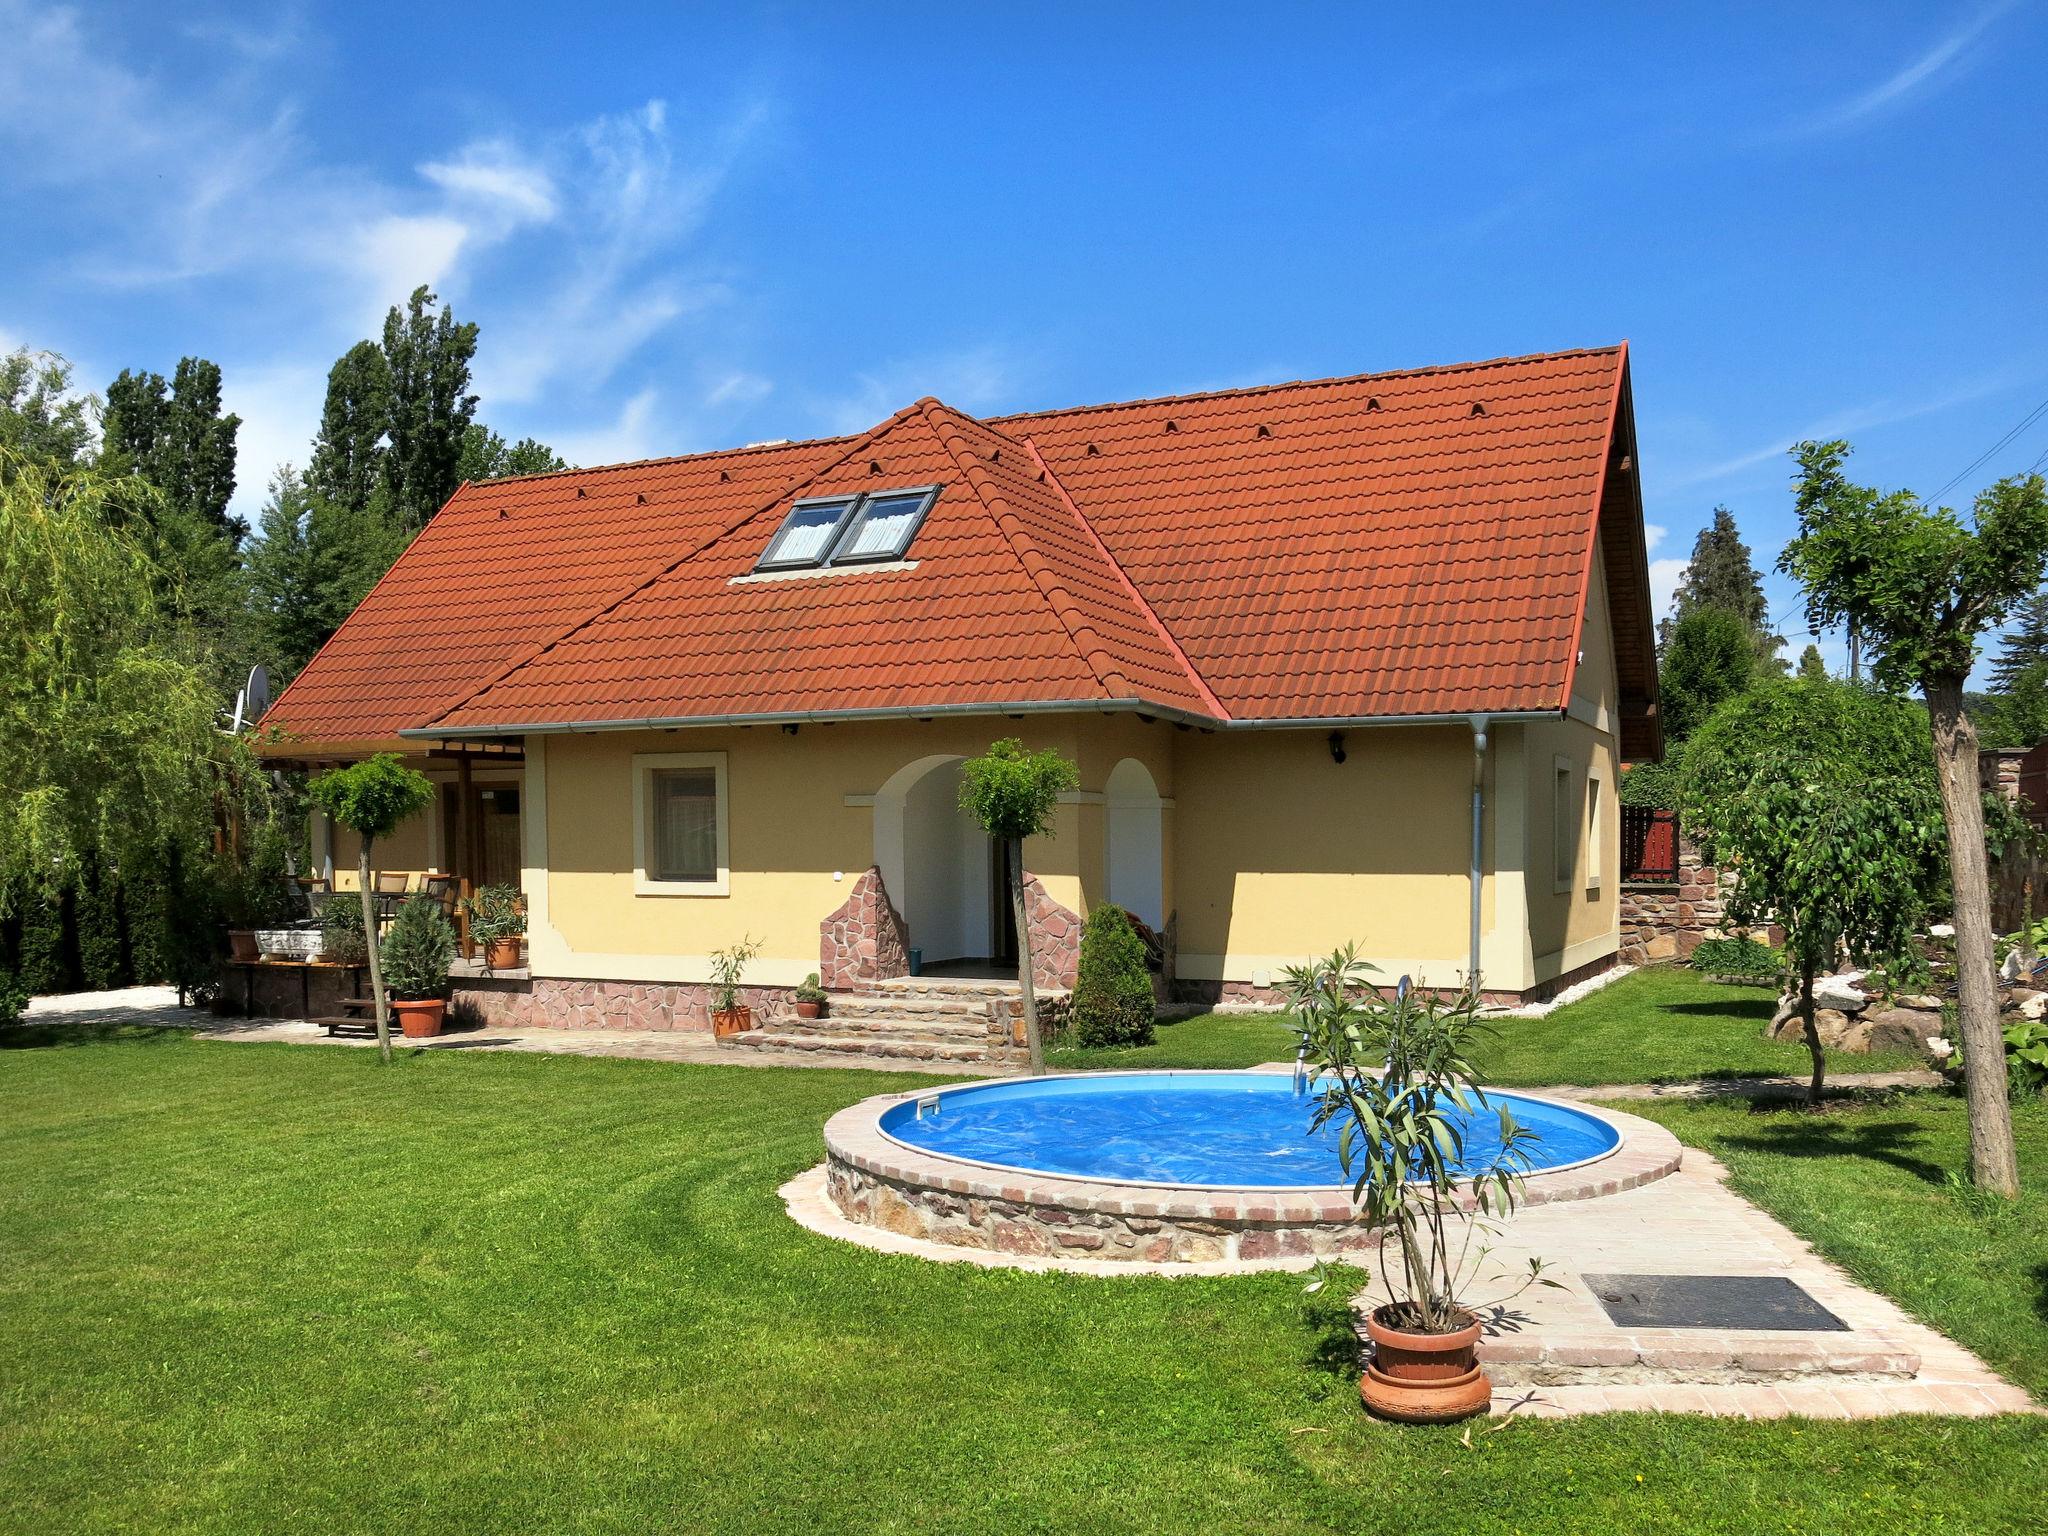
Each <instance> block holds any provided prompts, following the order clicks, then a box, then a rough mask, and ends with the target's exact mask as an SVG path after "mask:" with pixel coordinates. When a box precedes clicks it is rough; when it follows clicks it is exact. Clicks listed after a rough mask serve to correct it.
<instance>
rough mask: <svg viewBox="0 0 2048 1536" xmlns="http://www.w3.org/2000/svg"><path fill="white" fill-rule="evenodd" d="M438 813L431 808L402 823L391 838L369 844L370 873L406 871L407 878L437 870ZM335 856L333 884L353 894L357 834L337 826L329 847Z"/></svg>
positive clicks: (381, 838)
mask: <svg viewBox="0 0 2048 1536" xmlns="http://www.w3.org/2000/svg"><path fill="white" fill-rule="evenodd" d="M435 814H436V812H435V811H434V810H433V809H431V808H430V809H428V810H424V811H422V812H420V814H419V815H417V816H414V817H412V818H411V819H410V820H407V821H404V822H401V823H399V825H398V826H397V827H396V828H395V829H394V830H393V831H392V833H391V835H390V836H388V837H380V838H378V839H377V840H376V841H375V842H373V843H371V844H370V869H371V872H372V873H373V874H374V873H377V872H380V871H381V872H387V873H388V872H393V871H398V872H403V873H405V874H408V875H418V874H422V873H424V872H425V871H427V870H430V869H432V868H434V860H433V855H432V851H431V850H432V844H433V833H434V828H433V819H434V816H435ZM330 846H331V847H332V849H333V856H334V884H335V887H336V889H338V890H347V891H352V890H354V889H355V888H356V883H357V882H356V859H357V855H358V848H359V845H358V843H357V839H356V835H355V833H353V832H351V831H350V830H349V829H348V828H347V827H336V828H335V829H334V830H333V833H332V842H331V845H330Z"/></svg>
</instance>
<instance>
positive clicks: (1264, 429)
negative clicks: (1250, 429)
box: [1252, 421, 1273, 437]
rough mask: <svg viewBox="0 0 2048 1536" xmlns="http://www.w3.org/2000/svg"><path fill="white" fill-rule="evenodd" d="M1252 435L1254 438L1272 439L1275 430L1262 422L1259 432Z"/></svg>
mask: <svg viewBox="0 0 2048 1536" xmlns="http://www.w3.org/2000/svg"><path fill="white" fill-rule="evenodd" d="M1252 435H1253V436H1254V437H1271V436H1272V435H1273V429H1272V428H1271V427H1269V426H1267V425H1266V424H1265V423H1264V422H1263V421H1262V422H1260V423H1259V430H1258V431H1257V432H1255V433H1253V434H1252Z"/></svg>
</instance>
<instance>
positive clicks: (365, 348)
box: [306, 341, 391, 512]
mask: <svg viewBox="0 0 2048 1536" xmlns="http://www.w3.org/2000/svg"><path fill="white" fill-rule="evenodd" d="M390 430H391V368H390V365H389V364H387V363H386V362H385V360H384V352H383V349H382V348H380V347H379V346H378V345H377V344H376V343H375V342H373V341H359V342H357V343H356V344H355V345H354V346H352V347H350V348H349V349H348V350H347V351H346V352H344V353H342V355H341V356H340V357H339V358H338V359H337V360H336V361H335V364H334V366H333V367H332V368H330V369H329V370H328V371H327V399H326V402H325V403H324V404H323V405H322V406H321V408H320V430H319V433H318V434H317V435H316V436H315V437H314V439H313V458H312V462H311V463H310V464H309V465H308V466H307V470H306V485H307V489H308V490H310V491H311V492H312V493H313V494H314V495H316V496H319V497H321V498H322V499H324V500H326V501H330V502H333V503H334V504H335V505H336V506H342V507H348V508H350V509H352V510H354V511H358V512H360V511H362V510H364V509H365V508H367V507H368V506H369V505H370V498H371V496H372V494H373V493H374V492H375V491H376V490H377V488H378V487H379V486H380V485H382V484H383V483H384V454H385V447H384V438H385V434H386V433H388V432H389V431H390Z"/></svg>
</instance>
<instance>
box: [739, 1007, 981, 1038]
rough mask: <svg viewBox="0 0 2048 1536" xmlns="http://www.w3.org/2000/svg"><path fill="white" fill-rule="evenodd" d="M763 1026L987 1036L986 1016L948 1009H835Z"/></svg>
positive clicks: (859, 1034)
mask: <svg viewBox="0 0 2048 1536" xmlns="http://www.w3.org/2000/svg"><path fill="white" fill-rule="evenodd" d="M764 1027H765V1028H769V1029H773V1030H775V1031H777V1032H778V1033H780V1034H786V1035H787V1034H794V1035H825V1036H830V1037H832V1038H835V1039H836V1038H844V1039H849V1040H874V1039H883V1038H897V1039H905V1040H938V1041H944V1042H946V1043H949V1044H960V1045H981V1044H985V1043H986V1042H987V1040H988V1019H987V1018H986V1017H982V1018H974V1017H961V1016H958V1015H954V1014H949V1013H933V1014H900V1013H875V1014H866V1015H862V1016H858V1017H854V1018H843V1017H840V1016H838V1015H837V1012H836V1010H835V1011H834V1012H833V1013H830V1014H827V1015H826V1016H825V1017H824V1018H822V1019H777V1020H775V1021H774V1022H772V1023H770V1024H768V1025H765V1026H764Z"/></svg>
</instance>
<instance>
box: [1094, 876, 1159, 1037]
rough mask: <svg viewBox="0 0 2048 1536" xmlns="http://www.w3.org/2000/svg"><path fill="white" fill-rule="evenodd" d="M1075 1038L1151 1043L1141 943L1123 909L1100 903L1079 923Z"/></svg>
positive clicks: (1148, 975)
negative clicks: (1079, 949)
mask: <svg viewBox="0 0 2048 1536" xmlns="http://www.w3.org/2000/svg"><path fill="white" fill-rule="evenodd" d="M1073 1008H1074V1038H1075V1040H1077V1041H1078V1042H1079V1043H1080V1044H1082V1045H1150V1044H1151V1043H1152V1020H1153V1017H1154V1015H1155V1013H1156V1012H1157V1009H1156V1007H1155V1005H1154V1002H1153V997H1152V972H1151V970H1150V969H1149V968H1148V967H1147V966H1146V964H1145V941H1144V940H1143V939H1141V938H1139V937H1138V930H1137V929H1135V928H1133V927H1132V926H1131V919H1130V916H1129V914H1127V913H1126V912H1125V911H1124V909H1123V908H1122V907H1119V906H1116V905H1115V904H1114V903H1111V902H1106V901H1105V902H1099V903H1097V905H1096V907H1095V909H1094V910H1093V911H1092V912H1090V913H1089V914H1088V921H1087V922H1085V923H1084V924H1082V925H1081V957H1080V962H1079V964H1078V966H1077V968H1076V971H1075V975H1074V999H1073Z"/></svg>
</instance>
